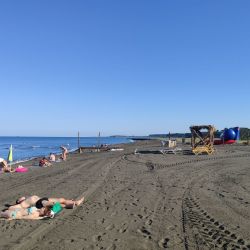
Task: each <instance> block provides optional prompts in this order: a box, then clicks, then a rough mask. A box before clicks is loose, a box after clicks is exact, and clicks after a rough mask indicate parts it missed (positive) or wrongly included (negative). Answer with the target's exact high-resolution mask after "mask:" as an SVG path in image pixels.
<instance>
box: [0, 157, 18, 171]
mask: <svg viewBox="0 0 250 250" xmlns="http://www.w3.org/2000/svg"><path fill="white" fill-rule="evenodd" d="M0 168H1V171H2V172H3V173H12V172H15V170H14V169H12V168H11V167H10V166H8V163H7V161H5V160H4V159H3V158H0Z"/></svg>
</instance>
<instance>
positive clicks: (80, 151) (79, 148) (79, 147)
mask: <svg viewBox="0 0 250 250" xmlns="http://www.w3.org/2000/svg"><path fill="white" fill-rule="evenodd" d="M78 150H79V153H82V150H81V146H80V132H79V131H78Z"/></svg>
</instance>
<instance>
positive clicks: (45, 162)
mask: <svg viewBox="0 0 250 250" xmlns="http://www.w3.org/2000/svg"><path fill="white" fill-rule="evenodd" d="M51 165H52V164H51V163H50V162H49V161H48V160H47V159H46V157H43V158H42V160H40V161H39V166H40V167H50V166H51Z"/></svg>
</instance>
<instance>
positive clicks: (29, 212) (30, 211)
mask: <svg viewBox="0 0 250 250" xmlns="http://www.w3.org/2000/svg"><path fill="white" fill-rule="evenodd" d="M51 209H52V206H46V207H43V208H41V209H37V208H36V207H33V206H32V207H29V208H15V209H13V208H11V207H10V208H9V209H7V210H5V211H4V212H1V213H0V218H5V219H8V220H22V219H26V220H40V219H43V218H46V217H49V218H53V216H54V213H53V212H52V211H51Z"/></svg>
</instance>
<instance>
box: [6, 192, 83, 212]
mask: <svg viewBox="0 0 250 250" xmlns="http://www.w3.org/2000/svg"><path fill="white" fill-rule="evenodd" d="M83 201H84V197H83V198H81V199H80V200H66V199H64V198H47V197H43V198H41V197H39V196H37V195H32V196H29V197H27V198H26V197H21V198H19V199H18V200H17V201H16V205H12V206H10V207H9V208H24V209H25V208H29V207H32V206H34V207H36V208H38V209H41V208H42V207H45V206H52V205H54V204H55V203H56V202H59V203H60V204H61V206H62V207H64V208H74V207H76V206H79V205H80V204H81V203H83Z"/></svg>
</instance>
